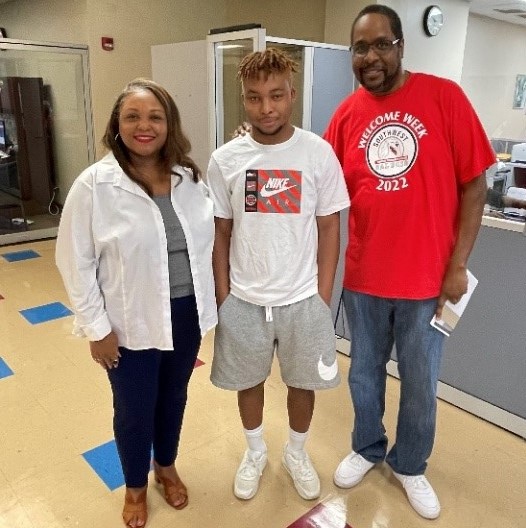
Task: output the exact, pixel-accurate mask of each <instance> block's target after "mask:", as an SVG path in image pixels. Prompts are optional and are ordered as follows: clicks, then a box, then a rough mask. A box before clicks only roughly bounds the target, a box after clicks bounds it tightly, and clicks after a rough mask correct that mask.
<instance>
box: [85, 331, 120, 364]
mask: <svg viewBox="0 0 526 528" xmlns="http://www.w3.org/2000/svg"><path fill="white" fill-rule="evenodd" d="M89 347H90V350H91V357H92V358H93V360H94V361H96V362H97V363H98V364H99V365H100V366H101V367H102V368H103V369H105V370H108V369H112V368H117V367H118V366H119V358H120V357H121V354H120V352H119V342H118V340H117V336H116V335H115V333H114V332H110V333H109V334H108V335H107V336H106V337H104V338H103V339H101V340H100V341H90V344H89Z"/></svg>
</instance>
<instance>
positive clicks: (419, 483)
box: [393, 471, 440, 519]
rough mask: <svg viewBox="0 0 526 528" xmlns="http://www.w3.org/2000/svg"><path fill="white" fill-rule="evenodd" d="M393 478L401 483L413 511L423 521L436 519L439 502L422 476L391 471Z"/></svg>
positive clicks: (438, 513) (438, 512)
mask: <svg viewBox="0 0 526 528" xmlns="http://www.w3.org/2000/svg"><path fill="white" fill-rule="evenodd" d="M393 474H394V476H395V477H396V478H397V479H398V480H399V481H400V482H401V483H402V486H403V487H404V490H405V492H406V494H407V498H408V499H409V503H410V504H411V506H412V507H413V508H414V509H415V511H416V512H417V513H418V514H419V515H421V516H422V517H424V518H425V519H436V518H437V517H438V516H439V515H440V502H439V501H438V497H437V494H436V493H435V490H434V489H433V487H432V486H431V484H429V481H428V480H427V479H426V477H424V475H415V476H411V475H401V474H400V473H396V472H395V471H393Z"/></svg>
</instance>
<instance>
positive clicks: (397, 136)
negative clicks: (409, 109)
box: [367, 123, 418, 178]
mask: <svg viewBox="0 0 526 528" xmlns="http://www.w3.org/2000/svg"><path fill="white" fill-rule="evenodd" d="M417 154H418V142H417V140H416V137H415V135H414V134H413V132H411V130H410V129H409V128H408V127H406V126H405V125H402V124H398V123H397V124H389V125H385V126H383V127H381V128H379V129H378V130H376V131H375V132H374V134H373V135H372V136H371V139H370V140H369V143H368V144H367V164H368V165H369V168H370V169H371V171H372V172H373V173H374V174H376V175H377V176H379V177H380V178H397V177H399V176H402V175H404V174H406V173H407V172H408V171H409V169H411V167H412V166H413V164H414V163H415V160H416V157H417Z"/></svg>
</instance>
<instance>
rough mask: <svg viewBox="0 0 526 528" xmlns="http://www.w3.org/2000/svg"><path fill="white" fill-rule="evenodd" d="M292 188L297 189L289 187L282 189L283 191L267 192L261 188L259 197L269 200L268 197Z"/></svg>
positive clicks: (273, 190) (272, 190)
mask: <svg viewBox="0 0 526 528" xmlns="http://www.w3.org/2000/svg"><path fill="white" fill-rule="evenodd" d="M293 187H297V185H290V186H289V187H283V189H271V190H268V189H266V188H265V187H262V188H261V191H260V194H261V196H263V198H269V197H270V196H274V195H275V194H278V193H280V192H284V191H288V190H289V189H292V188H293Z"/></svg>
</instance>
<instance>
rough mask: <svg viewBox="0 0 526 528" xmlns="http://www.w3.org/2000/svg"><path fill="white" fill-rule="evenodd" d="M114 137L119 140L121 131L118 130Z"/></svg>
mask: <svg viewBox="0 0 526 528" xmlns="http://www.w3.org/2000/svg"><path fill="white" fill-rule="evenodd" d="M114 139H115V141H117V140H118V139H119V133H118V132H117V133H116V134H115V138H114Z"/></svg>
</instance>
